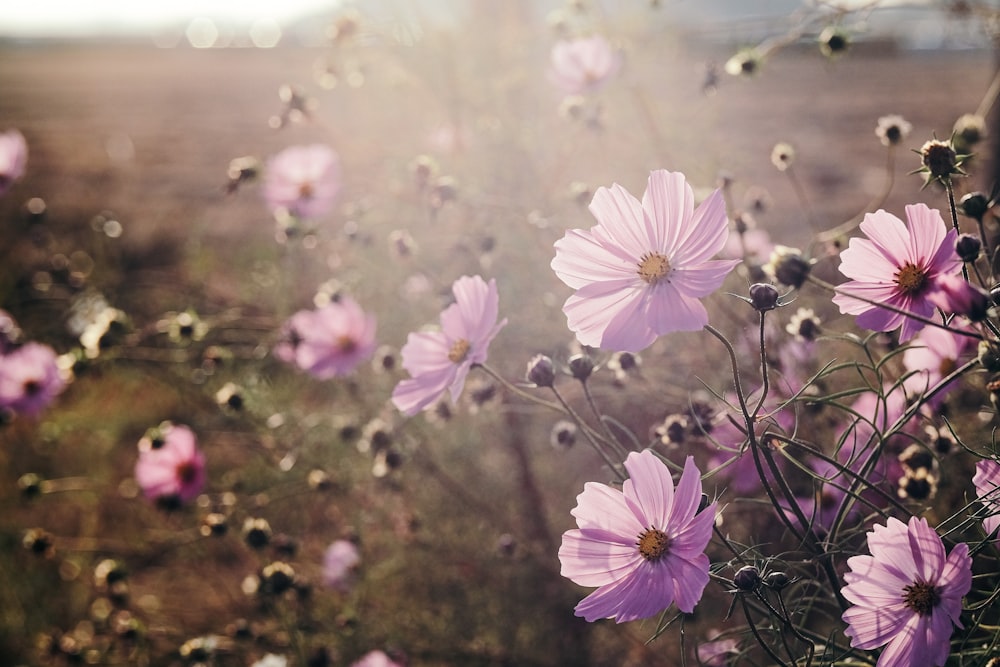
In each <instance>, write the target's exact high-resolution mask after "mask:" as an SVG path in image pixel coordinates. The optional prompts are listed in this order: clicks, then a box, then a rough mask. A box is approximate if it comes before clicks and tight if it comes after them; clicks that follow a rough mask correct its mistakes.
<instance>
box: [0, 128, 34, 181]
mask: <svg viewBox="0 0 1000 667" xmlns="http://www.w3.org/2000/svg"><path fill="white" fill-rule="evenodd" d="M27 164H28V142H26V141H25V140H24V135H23V134H21V133H20V132H18V131H17V130H8V131H6V132H4V133H3V134H0V196H3V194H4V193H5V192H7V190H9V189H10V186H11V185H13V184H14V181H16V180H17V179H19V178H21V176H22V175H24V168H25V166H27Z"/></svg>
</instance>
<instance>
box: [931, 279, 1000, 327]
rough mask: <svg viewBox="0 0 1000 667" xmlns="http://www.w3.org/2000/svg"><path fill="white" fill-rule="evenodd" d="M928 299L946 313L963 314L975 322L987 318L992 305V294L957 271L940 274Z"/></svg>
mask: <svg viewBox="0 0 1000 667" xmlns="http://www.w3.org/2000/svg"><path fill="white" fill-rule="evenodd" d="M927 300H928V301H930V302H931V303H933V304H934V305H935V306H937V307H938V308H940V309H941V310H943V311H944V312H945V313H949V314H952V313H954V314H955V315H962V316H963V317H966V318H968V319H970V320H971V321H973V322H981V321H982V320H984V319H986V316H987V315H989V311H990V307H991V304H990V295H989V294H987V293H986V292H985V291H984V290H982V289H980V288H978V287H976V286H975V285H972V284H970V283H969V281H967V280H965V279H964V278H962V276H961V275H959V274H957V273H956V274H948V275H943V276H938V279H937V280H936V281H935V282H934V289H933V290H931V291H930V292H929V293H928V294H927Z"/></svg>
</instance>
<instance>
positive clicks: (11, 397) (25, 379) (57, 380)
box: [0, 342, 66, 416]
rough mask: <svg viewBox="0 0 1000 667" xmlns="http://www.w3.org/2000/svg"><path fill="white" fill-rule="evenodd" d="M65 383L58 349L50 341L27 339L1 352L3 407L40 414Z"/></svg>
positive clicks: (0, 386)
mask: <svg viewBox="0 0 1000 667" xmlns="http://www.w3.org/2000/svg"><path fill="white" fill-rule="evenodd" d="M2 349H3V348H2V347H0V350H2ZM65 385H66V382H65V380H64V379H63V377H62V374H61V373H60V371H59V365H58V363H57V361H56V353H55V351H54V350H53V349H52V348H51V347H49V346H48V345H44V344H42V343H36V342H28V343H25V344H24V345H20V346H16V347H12V348H10V349H9V350H7V351H6V352H4V353H3V354H0V409H7V410H11V411H12V412H15V413H18V414H23V415H28V416H34V415H37V414H38V413H39V412H41V411H42V410H43V409H44V408H45V407H46V406H48V405H49V404H50V403H51V402H52V400H53V399H54V398H55V397H56V396H57V395H58V394H59V393H60V392H61V391H62V390H63V388H64V387H65Z"/></svg>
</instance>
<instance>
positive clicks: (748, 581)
mask: <svg viewBox="0 0 1000 667" xmlns="http://www.w3.org/2000/svg"><path fill="white" fill-rule="evenodd" d="M733 584H735V585H736V588H737V589H739V590H741V591H743V592H744V593H746V592H749V591H752V590H755V589H756V588H757V587H758V586H759V585H760V570H758V569H757V568H756V567H754V566H753V565H744V566H743V567H741V568H740V569H739V570H737V572H736V575H735V576H734V577H733Z"/></svg>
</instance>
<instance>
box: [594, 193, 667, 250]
mask: <svg viewBox="0 0 1000 667" xmlns="http://www.w3.org/2000/svg"><path fill="white" fill-rule="evenodd" d="M590 212H591V213H592V214H593V215H594V217H595V218H597V221H598V222H599V223H600V225H598V226H597V227H594V228H593V229H591V233H592V234H593V235H594V237H595V238H596V239H598V240H599V241H601V242H605V241H606V242H607V244H608V245H611V246H612V247H619V248H622V249H623V250H624V251H625V252H627V253H628V254H630V255H631V256H632V257H634V258H635V260H636V264H638V260H639V258H640V257H642V256H643V255H644V254H646V253H647V252H650V251H652V250H658V249H659V248H658V247H657V246H655V245H654V240H653V239H652V238H651V237H650V227H649V226H648V225H647V222H646V217H645V216H646V214H645V212H644V211H643V209H642V204H641V203H640V202H639V200H638V199H636V198H635V197H633V196H632V195H631V194H630V193H629V192H628V190H626V189H625V188H623V187H622V186H620V185H618V184H617V183H615V184H614V185H612V186H611V187H610V188H604V187H602V188H598V189H597V191H596V192H595V193H594V198H593V199H592V200H591V202H590Z"/></svg>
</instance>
